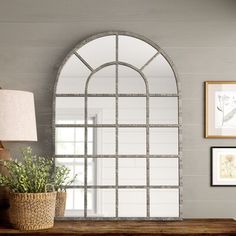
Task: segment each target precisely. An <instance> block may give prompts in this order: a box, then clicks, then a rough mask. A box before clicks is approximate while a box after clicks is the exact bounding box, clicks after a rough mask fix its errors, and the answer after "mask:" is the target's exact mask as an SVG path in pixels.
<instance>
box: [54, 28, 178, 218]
mask: <svg viewBox="0 0 236 236" xmlns="http://www.w3.org/2000/svg"><path fill="white" fill-rule="evenodd" d="M111 35H114V36H116V37H118V36H119V35H122V36H123V35H124V36H130V37H134V38H137V39H140V40H142V41H144V42H145V43H147V44H149V45H151V46H152V47H154V48H155V49H156V50H157V52H158V53H160V54H161V55H162V56H163V57H164V58H165V59H166V61H167V62H168V63H169V65H170V67H171V68H172V70H173V73H174V77H175V80H176V87H177V95H176V97H177V98H178V125H175V127H178V131H179V132H178V155H177V156H178V160H179V185H178V189H179V217H150V197H149V201H148V204H149V205H148V207H149V216H147V217H87V215H86V214H85V216H84V217H64V218H63V219H78V220H109V219H111V220H125V219H127V220H181V219H182V218H183V210H182V209H183V176H182V170H183V167H182V155H183V148H182V104H181V91H180V82H179V80H178V74H177V71H176V68H175V65H174V63H173V62H172V61H171V59H170V58H169V57H168V55H167V54H166V53H165V52H164V51H163V50H162V49H161V48H160V47H159V46H158V45H157V44H156V43H154V42H153V41H151V40H149V39H148V38H146V37H144V36H141V35H138V34H135V33H131V32H127V31H108V32H103V33H99V34H95V35H92V36H90V37H88V38H86V39H85V40H83V41H82V42H80V43H78V44H77V45H76V46H75V47H73V48H72V49H71V50H70V52H69V53H68V54H67V55H66V56H65V58H64V60H63V61H62V63H61V65H60V66H59V69H58V72H57V76H56V80H55V84H54V89H53V117H52V127H53V132H52V135H53V137H52V142H53V143H52V144H53V153H54V155H55V130H56V127H57V125H56V97H68V96H67V94H57V93H56V89H57V84H58V81H59V78H60V73H61V70H62V68H63V67H64V65H65V64H66V62H67V60H68V59H69V58H70V57H71V56H72V55H76V54H77V52H76V51H77V50H78V49H79V48H81V47H83V46H84V45H85V44H87V43H89V42H90V41H92V40H95V39H98V38H101V37H104V36H111ZM117 49H118V48H117V45H116V50H117ZM76 56H77V57H80V56H79V55H78V54H77V55H76ZM79 59H80V60H81V61H82V62H83V58H79ZM83 63H84V64H85V65H86V64H87V63H86V61H84V62H83ZM118 64H120V65H125V66H127V64H128V63H122V62H121V63H117V65H118ZM107 65H115V64H114V63H106V66H107ZM87 67H88V68H89V67H90V66H89V65H87ZM104 67H105V65H102V66H99V67H98V68H97V69H95V70H93V69H92V68H91V69H92V70H91V71H92V73H91V74H90V76H89V78H91V76H92V75H93V74H94V73H96V72H97V71H99V70H100V69H102V68H104ZM128 67H130V68H131V69H134V70H135V71H137V70H136V68H135V67H134V66H132V65H128ZM137 72H138V73H139V74H140V71H137ZM140 75H141V76H142V77H143V79H144V81H145V76H143V75H142V73H141V74H140ZM88 81H89V79H88ZM88 81H87V83H86V87H87V85H88ZM145 84H146V81H145ZM146 87H147V85H146ZM162 95H165V94H162ZM70 96H73V94H70ZM166 97H168V94H166ZM85 99H86V97H85ZM85 118H86V115H85ZM85 122H86V119H85ZM85 125H86V124H85ZM62 126H63V125H61V126H60V127H62ZM64 126H66V125H64ZM149 126H150V124H149ZM165 127H167V126H165ZM170 127H172V126H171V125H170ZM60 156H63V155H60ZM64 156H68V155H64ZM55 159H56V155H55V156H54V160H55ZM85 159H86V158H85ZM147 159H149V158H147ZM85 175H86V171H85ZM169 188H171V187H169ZM86 189H87V186H86V188H85V190H86ZM85 201H86V200H85ZM85 205H86V203H85ZM115 207H116V208H117V205H116V206H115ZM85 211H86V209H85Z"/></svg>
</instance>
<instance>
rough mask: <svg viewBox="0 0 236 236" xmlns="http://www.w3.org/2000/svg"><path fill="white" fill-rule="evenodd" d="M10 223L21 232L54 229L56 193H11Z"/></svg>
mask: <svg viewBox="0 0 236 236" xmlns="http://www.w3.org/2000/svg"><path fill="white" fill-rule="evenodd" d="M9 196H10V211H9V215H10V221H11V223H12V224H13V226H14V227H15V228H18V229H20V230H38V229H48V228H51V227H53V224H54V216H55V204H56V192H47V193H12V192H11V193H10V195H9Z"/></svg>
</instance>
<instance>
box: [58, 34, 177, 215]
mask: <svg viewBox="0 0 236 236" xmlns="http://www.w3.org/2000/svg"><path fill="white" fill-rule="evenodd" d="M118 47H119V46H118V34H117V35H116V61H115V63H114V64H115V65H116V75H115V76H116V89H115V91H116V93H115V94H89V93H87V87H86V90H85V91H86V92H85V94H62V93H61V94H56V95H55V96H56V97H84V98H85V104H84V105H85V107H84V121H85V123H84V124H78V123H77V124H76V123H75V124H74V123H73V124H56V125H55V127H58V128H59V127H64V128H66V127H70V128H78V127H81V128H84V131H85V132H84V140H85V142H83V141H79V142H74V143H81V144H84V155H73V154H72V155H55V157H56V158H64V157H67V158H74V157H81V158H84V185H79V186H78V185H73V186H68V187H67V188H68V189H83V190H84V209H83V211H84V218H85V219H86V218H91V219H92V218H93V217H91V216H88V212H89V210H90V209H89V208H88V192H89V191H90V189H114V190H115V217H94V219H99V218H104V219H109V218H111V219H126V217H121V216H120V215H119V190H120V189H130V190H132V189H144V190H146V213H145V216H144V217H133V218H138V219H147V218H148V219H164V217H152V216H150V189H178V190H179V188H180V185H179V184H178V185H150V158H177V159H179V158H180V145H178V154H177V155H150V128H155V127H156V128H173V127H174V128H180V125H179V124H158V123H154V124H149V107H150V105H149V97H177V98H178V97H179V95H178V94H149V92H148V85H147V83H146V86H147V93H145V94H128V93H126V94H119V91H118V84H119V81H118V80H119V79H118V65H120V64H125V63H119V61H118V49H119V48H118ZM157 54H158V53H157ZM157 54H156V55H157ZM156 55H155V57H156ZM77 57H78V59H80V60H81V61H82V62H83V63H85V64H86V66H89V64H88V63H87V62H86V61H85V60H84V59H83V58H82V57H81V56H78V54H77ZM153 58H154V57H153ZM153 58H151V59H150V61H152V60H153ZM150 61H148V62H147V63H145V65H143V66H142V67H141V69H140V70H139V71H138V72H139V73H140V74H141V76H142V77H143V79H144V80H145V76H144V74H142V69H143V68H144V67H145V66H146V65H148V64H149V62H150ZM110 64H111V63H110ZM126 64H127V63H126ZM127 65H128V64H127ZM107 66H109V65H107ZM128 66H130V68H133V67H132V66H131V65H128ZM104 67H105V66H104ZM89 69H90V70H91V72H92V73H95V72H94V71H95V70H94V69H92V67H90V68H89ZM133 69H134V68H133ZM90 77H91V75H90ZM90 77H89V78H88V80H87V81H89V79H90ZM88 97H115V101H116V105H115V107H116V109H115V112H116V117H115V124H91V123H89V122H88ZM120 97H145V98H146V124H119V112H118V108H119V98H120ZM178 117H179V115H178ZM98 127H100V128H110V127H114V128H115V154H114V155H97V154H96V153H94V155H89V154H90V153H89V152H88V144H92V143H93V142H91V141H89V140H88V129H89V128H98ZM120 128H131V129H132V128H145V129H146V141H145V142H146V147H145V149H146V154H145V155H120V154H119V129H120ZM178 136H179V131H178ZM59 143H73V142H70V141H62V140H61V141H56V144H59ZM178 143H179V142H178ZM88 158H94V159H100V158H107V159H110V158H113V159H115V161H116V162H115V172H116V175H115V185H91V184H89V183H88V179H87V178H88V167H89V163H88ZM121 158H122V159H123V158H124V159H125V158H144V159H145V160H146V184H145V185H121V184H119V159H121ZM70 164H71V163H70ZM178 217H179V216H178ZM178 217H177V218H178ZM79 218H80V217H79ZM82 218H83V217H82ZM173 218H175V217H173ZM127 219H132V217H127ZM167 219H168V218H167Z"/></svg>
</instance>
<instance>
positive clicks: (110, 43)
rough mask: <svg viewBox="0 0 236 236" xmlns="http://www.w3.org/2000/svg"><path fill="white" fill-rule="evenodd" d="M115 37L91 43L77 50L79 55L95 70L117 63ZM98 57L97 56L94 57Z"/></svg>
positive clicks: (99, 39)
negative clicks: (107, 64) (109, 63)
mask: <svg viewBox="0 0 236 236" xmlns="http://www.w3.org/2000/svg"><path fill="white" fill-rule="evenodd" d="M115 45H116V41H115V36H105V37H101V38H97V39H96V40H93V41H90V42H88V43H87V44H85V45H84V46H83V47H81V48H79V49H78V50H77V53H78V54H79V55H80V56H81V57H82V58H83V59H84V60H85V61H86V62H87V63H88V64H89V65H90V66H91V67H92V68H93V69H96V68H97V67H99V66H101V65H102V64H105V63H107V62H111V61H115V58H116V56H115V55H116V51H115V48H116V46H115ZM94 55H96V56H94Z"/></svg>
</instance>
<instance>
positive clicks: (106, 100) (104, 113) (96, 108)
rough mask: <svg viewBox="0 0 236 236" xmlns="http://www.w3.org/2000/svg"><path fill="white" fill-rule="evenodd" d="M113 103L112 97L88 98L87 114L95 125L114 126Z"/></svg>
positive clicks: (114, 104)
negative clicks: (93, 118)
mask: <svg viewBox="0 0 236 236" xmlns="http://www.w3.org/2000/svg"><path fill="white" fill-rule="evenodd" d="M115 102H116V101H115V98H113V97H89V98H88V114H89V116H90V117H95V120H96V121H95V123H97V124H115V115H116V114H115V113H116V111H115V108H116V103H115Z"/></svg>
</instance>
